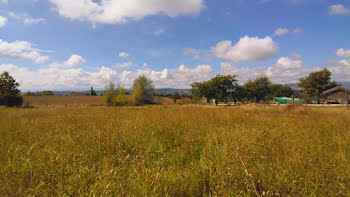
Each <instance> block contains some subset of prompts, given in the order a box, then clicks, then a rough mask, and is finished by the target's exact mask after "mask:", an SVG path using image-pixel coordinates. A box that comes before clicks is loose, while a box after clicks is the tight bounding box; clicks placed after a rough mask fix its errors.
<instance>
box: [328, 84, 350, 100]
mask: <svg viewBox="0 0 350 197" xmlns="http://www.w3.org/2000/svg"><path fill="white" fill-rule="evenodd" d="M322 95H323V96H326V97H327V100H329V101H333V102H337V103H339V104H347V103H348V102H349V99H350V98H349V96H350V91H349V90H347V89H345V88H343V87H341V86H337V87H334V88H331V89H329V90H326V91H324V92H323V93H322Z"/></svg>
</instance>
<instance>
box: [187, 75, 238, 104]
mask: <svg viewBox="0 0 350 197" xmlns="http://www.w3.org/2000/svg"><path fill="white" fill-rule="evenodd" d="M236 77H237V75H217V76H215V77H214V78H212V79H210V80H209V81H204V82H195V83H192V84H191V87H192V89H191V92H192V95H193V97H194V98H197V99H199V98H201V97H206V98H208V99H216V100H218V101H228V100H229V99H230V98H232V97H235V96H236V93H237V90H238V88H239V86H238V83H237V82H238V81H237V79H236Z"/></svg>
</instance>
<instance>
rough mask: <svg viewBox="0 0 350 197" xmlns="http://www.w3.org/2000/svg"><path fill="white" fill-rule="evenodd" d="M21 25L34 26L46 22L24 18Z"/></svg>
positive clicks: (42, 19) (39, 19) (40, 19)
mask: <svg viewBox="0 0 350 197" xmlns="http://www.w3.org/2000/svg"><path fill="white" fill-rule="evenodd" d="M23 23H24V24H25V25H36V24H40V23H46V20H45V19H44V18H31V17H26V18H25V19H24V20H23Z"/></svg>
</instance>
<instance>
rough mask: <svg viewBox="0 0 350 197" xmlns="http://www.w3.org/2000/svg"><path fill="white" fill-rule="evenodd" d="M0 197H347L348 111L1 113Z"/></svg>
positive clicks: (223, 109) (204, 109)
mask: <svg viewBox="0 0 350 197" xmlns="http://www.w3.org/2000/svg"><path fill="white" fill-rule="evenodd" d="M0 146H1V148H0V196H17V195H19V196H22V195H23V196H27V195H32V196H80V195H84V196H200V195H205V196H208V195H217V196H247V195H249V196H263V195H264V196H288V195H289V196H305V195H312V196H333V195H340V196H349V195H350V166H349V161H350V112H349V111H345V109H343V108H331V109H330V108H305V107H292V108H288V109H287V108H285V107H276V106H269V107H264V106H250V107H198V106H152V107H150V106H144V107H120V108H118V107H111V108H106V107H85V108H69V107H67V108H31V109H21V108H13V109H10V108H1V109H0Z"/></svg>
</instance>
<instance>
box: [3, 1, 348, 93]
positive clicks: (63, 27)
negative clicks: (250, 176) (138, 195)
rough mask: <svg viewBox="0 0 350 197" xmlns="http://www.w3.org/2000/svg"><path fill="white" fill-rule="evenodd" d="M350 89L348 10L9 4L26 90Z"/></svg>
mask: <svg viewBox="0 0 350 197" xmlns="http://www.w3.org/2000/svg"><path fill="white" fill-rule="evenodd" d="M321 68H329V69H330V70H331V71H332V72H333V78H334V79H335V80H337V81H350V2H349V1H345V0H334V1H326V0H308V1H305V0H278V1H277V0H255V1H253V0H177V1H173V0H102V1H101V0H75V1H71V0H0V72H1V71H4V70H7V71H9V72H10V74H11V75H13V76H14V77H15V78H16V79H17V80H18V81H19V82H20V84H21V89H22V90H43V89H51V90H83V89H88V88H89V87H90V86H94V87H96V88H97V89H99V88H103V87H104V85H105V84H107V83H109V82H110V81H112V82H114V83H116V84H121V85H123V86H125V87H126V88H128V87H129V86H130V85H131V84H132V81H133V79H135V78H136V77H137V76H138V75H140V74H144V75H147V76H148V77H150V78H152V79H153V81H154V82H155V85H156V87H158V88H164V87H171V88H188V87H189V86H190V84H191V83H192V82H194V81H202V80H207V79H209V78H211V77H213V76H215V74H237V75H238V78H239V80H240V82H241V83H244V82H245V81H247V80H248V79H254V78H256V77H259V76H263V75H266V76H268V77H270V79H271V80H272V81H273V82H275V83H291V82H296V81H297V80H298V79H299V78H300V77H303V76H305V75H307V74H308V73H309V72H312V71H314V70H318V69H321Z"/></svg>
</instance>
